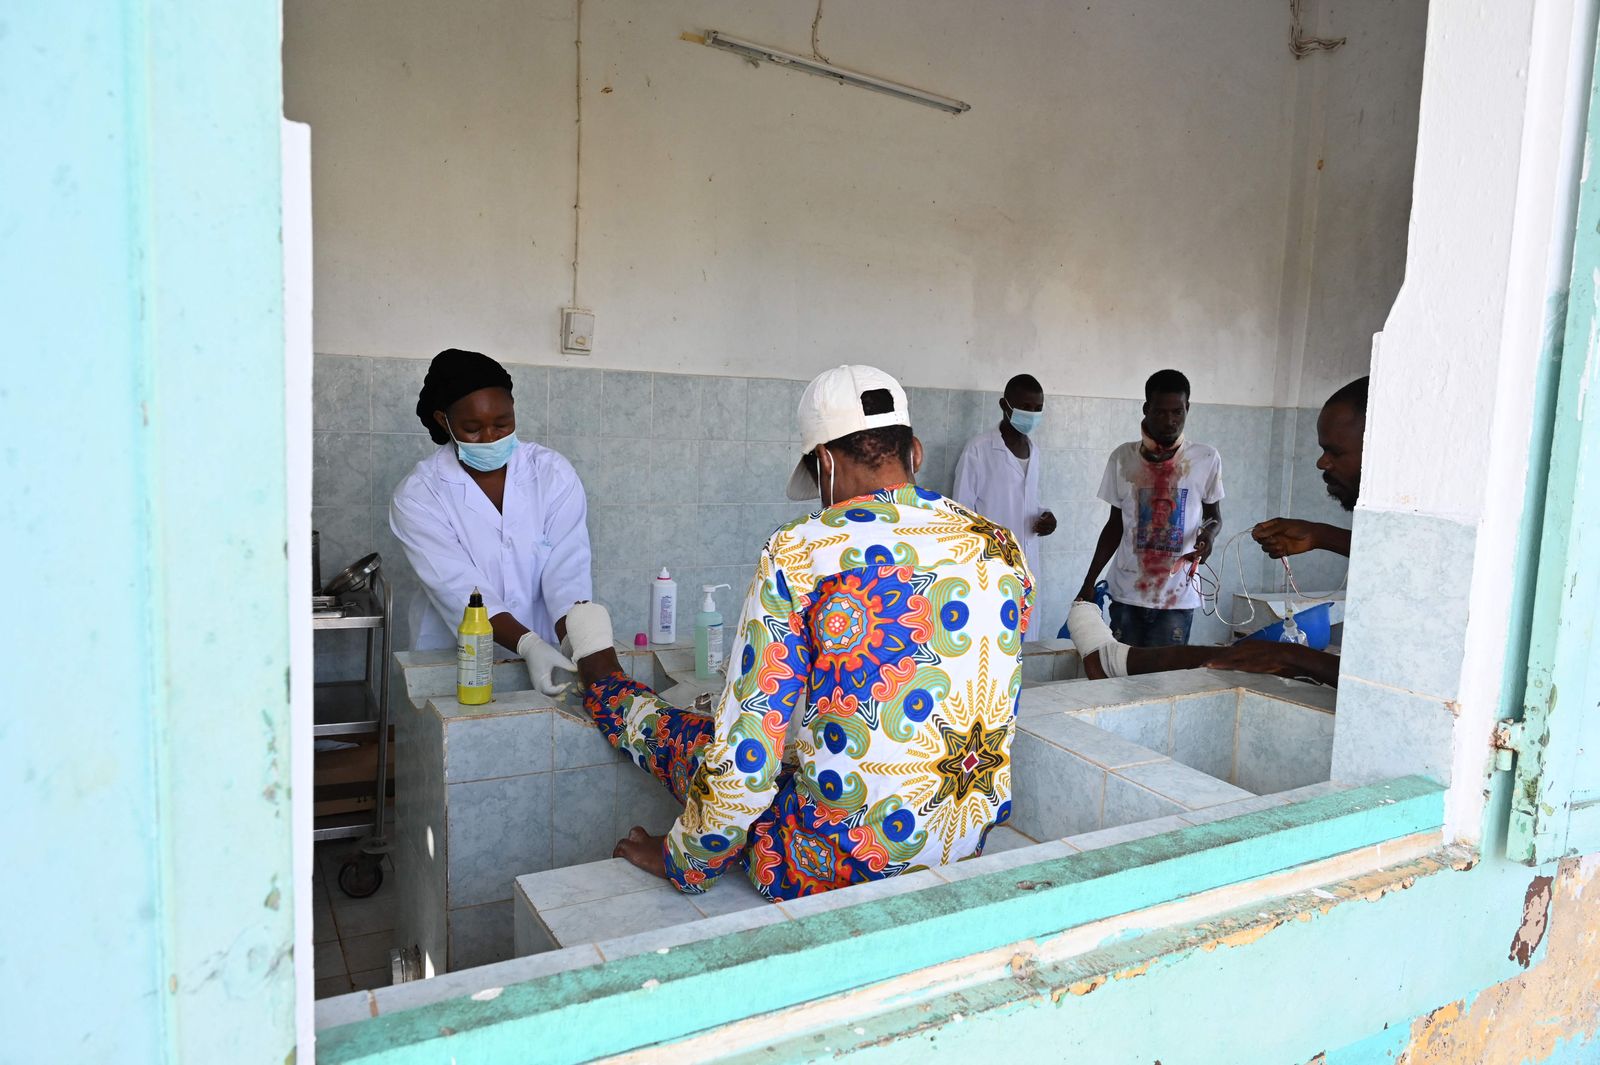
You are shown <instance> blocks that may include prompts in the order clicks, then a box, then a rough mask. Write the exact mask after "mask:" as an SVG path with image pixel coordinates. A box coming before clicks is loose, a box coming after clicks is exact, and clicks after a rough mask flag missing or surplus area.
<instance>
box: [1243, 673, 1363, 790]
mask: <svg viewBox="0 0 1600 1065" xmlns="http://www.w3.org/2000/svg"><path fill="white" fill-rule="evenodd" d="M1341 687H1342V682H1341ZM1345 727H1347V728H1348V727H1350V726H1349V725H1348V724H1347V725H1346V726H1345ZM1333 734H1334V718H1333V715H1332V714H1329V713H1324V712H1323V711H1321V710H1311V709H1308V708H1306V707H1303V706H1300V705H1298V704H1296V703H1288V702H1284V701H1282V700H1281V699H1271V698H1268V697H1267V696H1264V695H1261V694H1258V693H1256V692H1249V691H1247V692H1244V693H1243V694H1242V695H1241V696H1240V697H1239V746H1238V762H1237V764H1236V776H1235V781H1236V782H1237V783H1238V785H1239V786H1240V787H1241V788H1245V789H1246V790H1248V791H1252V792H1254V793H1255V794H1257V795H1270V794H1272V793H1274V792H1279V791H1288V790H1289V789H1290V788H1298V787H1303V786H1305V785H1307V784H1315V783H1317V782H1318V781H1321V780H1327V779H1328V777H1329V770H1330V766H1331V762H1332V758H1333Z"/></svg>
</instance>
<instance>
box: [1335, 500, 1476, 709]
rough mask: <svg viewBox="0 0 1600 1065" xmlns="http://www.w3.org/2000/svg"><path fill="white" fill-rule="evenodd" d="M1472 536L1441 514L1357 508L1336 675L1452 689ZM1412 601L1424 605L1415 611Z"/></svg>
mask: <svg viewBox="0 0 1600 1065" xmlns="http://www.w3.org/2000/svg"><path fill="white" fill-rule="evenodd" d="M1476 542H1477V537H1476V535H1475V533H1474V531H1473V529H1472V527H1471V526H1468V525H1462V524H1460V523H1458V522H1454V521H1449V520H1447V519H1444V518H1435V517H1428V516H1424V515H1420V514H1399V513H1394V512H1390V511H1366V510H1364V511H1362V512H1361V513H1360V515H1359V516H1358V518H1357V521H1356V525H1355V534H1354V538H1353V539H1352V542H1351V552H1350V554H1351V559H1350V599H1351V601H1352V602H1356V603H1359V604H1360V611H1359V613H1357V614H1356V615H1354V616H1352V617H1350V618H1349V620H1348V621H1347V622H1346V623H1345V629H1344V660H1343V667H1342V669H1341V673H1343V674H1347V675H1350V676H1355V677H1361V678H1362V679H1364V680H1370V681H1375V682H1377V683H1379V684H1386V685H1389V686H1391V687H1395V688H1404V689H1407V690H1410V691H1414V692H1417V693H1418V694H1420V695H1431V696H1433V697H1435V698H1438V699H1454V698H1455V697H1456V695H1457V694H1458V693H1459V690H1460V682H1461V665H1462V656H1463V654H1464V649H1465V645H1466V629H1467V585H1466V582H1465V581H1462V580H1461V579H1460V575H1461V574H1462V573H1466V572H1470V569H1471V566H1472V554H1473V550H1474V547H1475V545H1476ZM1418 604H1426V608H1425V609H1419V606H1418Z"/></svg>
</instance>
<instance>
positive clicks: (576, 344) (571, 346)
mask: <svg viewBox="0 0 1600 1065" xmlns="http://www.w3.org/2000/svg"><path fill="white" fill-rule="evenodd" d="M592 351H594V312H593V311H582V310H579V309H578V308H576V307H563V308H562V310H561V354H563V355H588V354H589V353H591V352H592Z"/></svg>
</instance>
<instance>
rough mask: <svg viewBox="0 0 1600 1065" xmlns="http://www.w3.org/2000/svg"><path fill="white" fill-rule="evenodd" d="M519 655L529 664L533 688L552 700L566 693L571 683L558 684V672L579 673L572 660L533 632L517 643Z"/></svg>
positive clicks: (529, 677)
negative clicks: (559, 670) (561, 670)
mask: <svg viewBox="0 0 1600 1065" xmlns="http://www.w3.org/2000/svg"><path fill="white" fill-rule="evenodd" d="M517 654H519V655H521V656H522V660H523V661H524V662H526V663H528V679H529V680H531V681H533V686H534V687H535V688H538V689H539V691H540V692H541V693H543V694H545V695H548V696H551V697H552V698H554V697H555V696H557V695H560V694H561V693H562V692H564V691H566V690H567V688H568V686H569V685H570V683H571V682H570V681H569V682H568V683H567V684H557V683H556V678H555V672H556V670H557V669H564V670H566V671H567V672H569V673H576V672H577V671H578V667H577V666H575V665H573V664H572V660H571V659H570V658H568V657H567V656H566V655H564V654H562V653H561V652H560V651H557V650H556V649H555V648H554V647H551V646H550V645H549V644H547V643H545V642H544V641H543V640H541V639H539V637H538V636H537V635H535V634H534V633H532V632H528V633H524V634H523V636H522V639H520V640H518V641H517Z"/></svg>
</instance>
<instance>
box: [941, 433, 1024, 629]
mask: <svg viewBox="0 0 1600 1065" xmlns="http://www.w3.org/2000/svg"><path fill="white" fill-rule="evenodd" d="M1028 448H1029V453H1028V461H1027V462H1026V463H1024V462H1023V461H1022V460H1021V459H1019V458H1017V456H1015V455H1013V454H1012V453H1011V449H1010V448H1008V447H1006V442H1005V438H1004V437H1002V436H1001V435H1000V430H999V429H998V428H995V429H990V430H989V431H988V432H986V433H979V434H978V435H977V436H975V437H973V438H972V439H971V440H969V441H967V446H966V447H964V448H962V449H961V458H959V459H958V460H957V461H956V484H955V489H954V490H953V492H952V493H951V496H952V498H954V499H955V501H956V502H957V503H960V504H961V505H962V506H964V507H966V508H967V509H968V510H975V511H977V512H978V513H979V514H982V515H983V516H984V517H986V518H988V519H989V520H990V521H992V522H994V523H995V524H996V525H1000V526H1003V527H1004V528H1007V529H1010V530H1011V534H1012V535H1013V536H1015V537H1016V538H1017V542H1018V543H1020V544H1021V545H1022V553H1023V554H1024V555H1026V556H1027V558H1028V568H1029V569H1031V570H1032V571H1033V579H1034V581H1035V582H1038V580H1039V578H1040V576H1041V575H1042V574H1043V573H1044V569H1043V567H1042V566H1041V565H1040V563H1041V562H1042V561H1043V559H1041V558H1040V557H1039V537H1038V535H1037V534H1035V533H1034V531H1033V523H1034V521H1035V520H1036V519H1037V518H1038V517H1039V515H1040V514H1042V513H1044V509H1045V508H1044V504H1042V503H1041V502H1040V501H1039V466H1040V454H1039V444H1038V442H1037V441H1034V440H1029V441H1028ZM1024 467H1026V469H1024ZM1036 601H1038V600H1037V599H1036Z"/></svg>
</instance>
